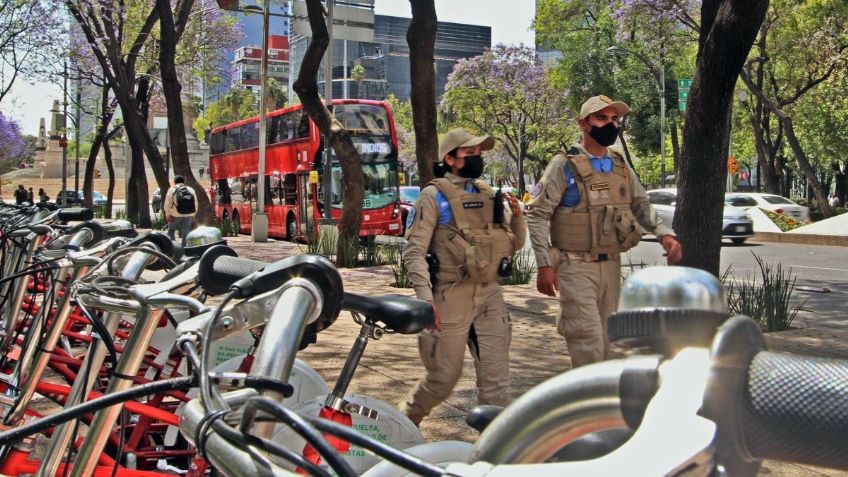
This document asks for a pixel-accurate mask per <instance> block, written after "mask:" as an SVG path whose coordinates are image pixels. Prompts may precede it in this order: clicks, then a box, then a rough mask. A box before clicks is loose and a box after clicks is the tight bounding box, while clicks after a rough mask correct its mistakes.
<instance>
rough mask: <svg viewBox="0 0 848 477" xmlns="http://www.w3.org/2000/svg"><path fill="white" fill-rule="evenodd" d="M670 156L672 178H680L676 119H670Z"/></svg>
mask: <svg viewBox="0 0 848 477" xmlns="http://www.w3.org/2000/svg"><path fill="white" fill-rule="evenodd" d="M671 156H672V160H673V161H674V164H673V166H674V180H675V182H676V181H679V180H680V162H681V161H680V139H679V138H678V137H677V121H676V120H674V119H672V120H671Z"/></svg>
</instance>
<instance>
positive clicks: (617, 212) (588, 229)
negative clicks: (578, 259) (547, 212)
mask: <svg viewBox="0 0 848 477" xmlns="http://www.w3.org/2000/svg"><path fill="white" fill-rule="evenodd" d="M610 156H611V157H612V163H613V169H612V171H611V172H606V173H604V172H597V171H595V170H594V169H592V164H591V162H590V161H589V156H587V155H585V154H579V155H570V156H568V157H567V161H568V165H569V167H570V168H571V171H572V173H573V174H574V180H575V183H576V185H577V188H578V189H579V191H580V201H579V202H578V203H577V205H576V206H574V207H563V206H559V207H557V208H556V210H555V211H554V216H553V219H551V243H552V244H553V245H554V246H555V247H557V248H559V249H560V250H564V251H566V252H588V253H590V254H591V255H593V256H596V255H598V254H614V253H618V252H624V251H627V250H630V249H631V248H633V247H635V246H636V244H638V243H639V240H641V238H642V234H641V233H640V230H639V224H638V223H637V222H636V217H635V216H634V215H633V212H631V211H630V203H631V199H632V198H631V194H630V176H629V175H628V172H627V166H625V164H624V160H623V159H622V158H621V156H619V155H618V154H616V153H615V152H612V151H611V152H610Z"/></svg>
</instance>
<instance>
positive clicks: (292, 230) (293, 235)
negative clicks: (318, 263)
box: [286, 214, 298, 242]
mask: <svg viewBox="0 0 848 477" xmlns="http://www.w3.org/2000/svg"><path fill="white" fill-rule="evenodd" d="M297 235H298V233H297V220H296V219H295V218H294V214H289V216H288V218H286V240H288V241H289V242H297Z"/></svg>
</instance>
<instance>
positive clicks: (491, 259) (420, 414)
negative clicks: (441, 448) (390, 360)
mask: <svg viewBox="0 0 848 477" xmlns="http://www.w3.org/2000/svg"><path fill="white" fill-rule="evenodd" d="M494 145H495V141H494V139H493V138H492V137H490V136H476V137H475V136H474V135H472V134H470V133H468V132H467V131H465V130H464V129H462V128H458V129H453V130H451V131H449V132H448V133H447V134H446V135H445V137H444V139H443V140H442V142H441V144H440V145H439V157H440V159H441V161H442V162H441V164H437V165H436V167H435V169H436V170H435V172H436V176H437V177H438V179H436V180H434V181H433V182H431V183H430V184H429V185H427V186H426V187H424V189H422V191H421V196H420V197H419V199H418V201H417V202H416V203H415V208H414V209H413V210H411V211H410V214H411V215H412V217H411V218H410V219H411V225H410V228H409V231H408V233H407V234H408V235H407V244H406V248H405V250H404V254H403V258H404V261H405V262H406V263H407V266H408V267H409V276H410V279H411V281H412V285H413V288H414V289H415V294H416V296H417V297H418V298H420V299H422V300H426V301H428V302H429V303H431V304H432V305H433V310H434V312H435V315H436V322H435V324H434V325H433V326H432V327H431V328H430V329H427V330H424V331H423V332H421V334H419V336H418V351H419V353H420V355H421V360H422V361H423V364H424V369H425V375H424V377H422V378H421V379H419V381H418V382H417V383H416V384H415V386H414V388H413V389H412V391H411V392H410V394H409V396H408V397H407V398H406V400H405V401H404V402H402V403H401V404H400V406H399V407H400V409H401V411H402V412H403V413H404V414H406V415H407V417H409V419H410V420H412V422H414V423H415V424H416V425H417V424H419V423H420V422H421V420H422V419H423V418H424V417H426V416H427V415H428V414H429V413H430V411H431V410H432V409H433V408H434V407H435V406H437V405H439V404H440V403H441V402H443V401H444V400H445V399H447V398H448V396H450V394H451V392H452V391H453V388H454V386H455V385H456V383H457V381H458V380H459V378H460V376H461V375H462V368H463V361H464V358H465V347H466V345H467V346H468V348H469V350H470V351H471V356H472V359H473V360H474V366H475V369H476V374H477V401H478V403H480V404H495V405H500V406H503V405H506V404H507V403H508V402H509V345H510V341H511V338H512V335H511V333H512V331H511V325H510V321H509V315H508V314H507V312H506V307H505V305H504V301H503V295H502V293H501V289H500V286H499V285H498V279H500V278H501V277H504V276H507V275H509V273H510V272H511V268H512V262H511V259H512V254H513V253H514V252H515V251H516V250H518V249H520V248H521V247H522V245H523V244H524V236H525V233H526V229H525V223H524V217H523V216H522V213H521V209H520V208H519V205H518V201H517V199H516V198H515V197H514V196H512V195H507V200H508V201H509V207H505V206H504V201H503V197H502V196H501V193H500V192H497V191H495V190H493V189H492V187H491V186H489V185H488V184H487V183H486V182H485V181H483V180H479V179H478V178H479V177H480V175H481V174H482V172H483V158H482V157H481V156H480V153H481V152H482V151H487V150H490V149H492V147H494Z"/></svg>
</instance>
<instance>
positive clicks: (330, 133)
mask: <svg viewBox="0 0 848 477" xmlns="http://www.w3.org/2000/svg"><path fill="white" fill-rule="evenodd" d="M306 8H307V11H308V12H309V25H310V27H311V28H312V41H311V42H309V47H308V48H307V49H306V54H305V55H304V57H303V63H302V64H301V66H300V72H299V73H298V75H297V81H295V82H294V88H293V89H294V91H295V93H297V96H298V98H300V102H301V103H302V104H303V108H304V110H305V111H306V112H307V114H309V117H310V118H311V119H312V121H313V122H315V125H316V126H318V129H319V130H320V131H321V134H323V135H324V136H325V137H326V138H327V141H328V142H329V145H330V146H332V147H333V149H334V150H335V152H336V156H337V157H338V158H339V161H340V162H341V166H342V175H343V176H344V202H343V204H342V220H341V222H340V223H339V241H338V248H337V249H336V265H337V266H341V265H342V264H344V263H351V262H352V261H353V260H352V259H353V258H354V257H348V254H350V253H357V254H358V248H357V249H356V250H354V247H351V246H350V244H353V243H356V242H357V241H358V240H359V228H360V224H361V222H362V199H363V198H364V195H365V191H364V189H363V183H362V164H361V163H360V159H359V153H358V152H357V151H356V148H355V147H354V145H353V141H351V139H350V136H349V135H348V133H347V130H345V129H344V127H342V124H341V123H340V122H339V121H338V120H337V119H336V118H335V117H334V116H333V115H332V114H330V111H329V110H328V109H327V107H326V106H325V105H324V103H323V102H322V101H321V97H320V96H319V94H318V80H317V78H318V69H319V68H320V66H321V58H322V57H323V56H324V52H325V51H326V50H327V45H328V44H329V43H330V37H329V34H328V32H327V24H326V23H325V21H324V16H323V13H322V12H323V9H322V7H321V2H320V0H306ZM327 61H331V59H328V60H327ZM324 174H332V170H325V171H324ZM328 199H329V198H325V200H324V207H330V201H329V200H328Z"/></svg>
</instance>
